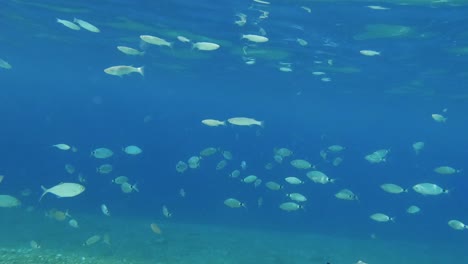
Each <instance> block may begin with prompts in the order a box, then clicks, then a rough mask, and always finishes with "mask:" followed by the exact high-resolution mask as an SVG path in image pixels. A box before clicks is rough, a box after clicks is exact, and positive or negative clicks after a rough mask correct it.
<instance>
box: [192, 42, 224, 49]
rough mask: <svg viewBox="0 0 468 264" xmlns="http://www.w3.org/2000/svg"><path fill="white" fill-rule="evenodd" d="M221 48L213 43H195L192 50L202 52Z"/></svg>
mask: <svg viewBox="0 0 468 264" xmlns="http://www.w3.org/2000/svg"><path fill="white" fill-rule="evenodd" d="M220 47H221V46H220V45H219V44H216V43H211V42H196V43H193V45H192V48H194V49H197V50H202V51H213V50H217V49H219V48H220Z"/></svg>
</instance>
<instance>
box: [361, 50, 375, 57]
mask: <svg viewBox="0 0 468 264" xmlns="http://www.w3.org/2000/svg"><path fill="white" fill-rule="evenodd" d="M359 53H361V54H362V55H364V56H370V57H372V56H379V55H380V52H379V51H375V50H360V51H359Z"/></svg>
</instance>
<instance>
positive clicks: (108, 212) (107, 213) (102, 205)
mask: <svg viewBox="0 0 468 264" xmlns="http://www.w3.org/2000/svg"><path fill="white" fill-rule="evenodd" d="M101 212H102V213H103V214H104V215H106V216H110V215H111V214H110V211H109V208H107V205H105V204H101Z"/></svg>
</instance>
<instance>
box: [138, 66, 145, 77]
mask: <svg viewBox="0 0 468 264" xmlns="http://www.w3.org/2000/svg"><path fill="white" fill-rule="evenodd" d="M137 70H138V73H139V74H141V76H145V71H144V70H145V66H141V67H139V68H137Z"/></svg>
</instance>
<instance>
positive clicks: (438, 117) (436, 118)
mask: <svg viewBox="0 0 468 264" xmlns="http://www.w3.org/2000/svg"><path fill="white" fill-rule="evenodd" d="M431 116H432V119H434V121H436V122H438V123H445V122H446V121H447V118H446V117H445V116H443V115H441V114H432V115H431Z"/></svg>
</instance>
